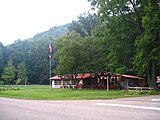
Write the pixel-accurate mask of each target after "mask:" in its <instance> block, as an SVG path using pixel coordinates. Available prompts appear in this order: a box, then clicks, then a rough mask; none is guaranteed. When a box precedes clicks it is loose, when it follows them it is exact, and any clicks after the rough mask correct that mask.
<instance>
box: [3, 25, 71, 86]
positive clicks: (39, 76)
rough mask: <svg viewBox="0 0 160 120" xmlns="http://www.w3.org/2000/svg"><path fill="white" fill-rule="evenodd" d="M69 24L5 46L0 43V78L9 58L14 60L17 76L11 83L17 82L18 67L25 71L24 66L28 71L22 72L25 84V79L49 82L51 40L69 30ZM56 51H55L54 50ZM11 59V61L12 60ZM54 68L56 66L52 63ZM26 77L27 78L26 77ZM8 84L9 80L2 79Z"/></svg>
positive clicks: (38, 82)
mask: <svg viewBox="0 0 160 120" xmlns="http://www.w3.org/2000/svg"><path fill="white" fill-rule="evenodd" d="M68 26H69V24H66V25H62V26H55V27H53V28H50V29H49V30H48V31H45V32H42V33H38V34H36V35H35V36H34V37H33V38H29V39H26V40H22V41H21V40H16V41H15V43H13V44H11V45H7V46H3V45H2V43H0V78H1V77H2V73H3V72H4V69H3V68H5V66H7V62H8V60H11V61H12V63H11V64H12V65H13V66H14V67H15V70H14V73H15V76H14V77H13V78H11V80H10V84H15V83H16V80H17V79H20V78H19V77H18V67H20V66H21V67H20V71H23V69H24V67H25V68H26V72H25V73H22V75H21V76H22V77H21V79H23V80H22V81H21V82H20V81H18V82H20V83H21V84H24V81H25V79H27V80H28V82H30V83H31V84H48V83H49V79H48V78H49V57H48V56H49V49H48V46H49V44H50V41H52V44H54V43H53V41H54V39H56V38H58V37H60V36H61V35H63V34H65V33H67V32H68ZM53 53H54V51H53ZM11 61H10V62H11ZM52 66H53V69H54V67H55V65H54V63H53V64H52ZM24 77H25V78H24ZM0 80H1V83H2V81H3V82H5V84H8V82H7V81H5V80H3V79H2V78H1V79H0Z"/></svg>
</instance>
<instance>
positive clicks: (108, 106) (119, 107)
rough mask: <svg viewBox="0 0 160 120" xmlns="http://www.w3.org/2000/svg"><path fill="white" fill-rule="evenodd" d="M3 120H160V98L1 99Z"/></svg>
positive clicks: (0, 110) (0, 118) (0, 116)
mask: <svg viewBox="0 0 160 120" xmlns="http://www.w3.org/2000/svg"><path fill="white" fill-rule="evenodd" d="M0 120H160V96H147V97H137V98H124V99H116V100H76V101H74V100H69V101H46V100H18V99H10V98H0Z"/></svg>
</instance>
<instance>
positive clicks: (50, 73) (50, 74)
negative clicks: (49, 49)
mask: <svg viewBox="0 0 160 120" xmlns="http://www.w3.org/2000/svg"><path fill="white" fill-rule="evenodd" d="M49 76H50V78H51V77H52V58H50V70H49ZM50 87H51V89H52V81H51V80H50Z"/></svg>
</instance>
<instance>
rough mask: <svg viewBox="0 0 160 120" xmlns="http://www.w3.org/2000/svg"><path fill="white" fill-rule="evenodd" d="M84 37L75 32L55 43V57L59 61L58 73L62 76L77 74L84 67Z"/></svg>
mask: <svg viewBox="0 0 160 120" xmlns="http://www.w3.org/2000/svg"><path fill="white" fill-rule="evenodd" d="M81 42H82V37H81V36H80V35H79V34H78V33H75V32H71V33H69V34H68V35H65V36H63V37H61V38H60V39H58V40H56V42H55V50H56V54H55V57H56V58H57V59H58V60H59V65H58V66H57V73H58V74H60V75H66V74H77V73H79V72H81V66H83V63H82V60H83V58H82V57H83V53H82V50H81V48H82V44H81Z"/></svg>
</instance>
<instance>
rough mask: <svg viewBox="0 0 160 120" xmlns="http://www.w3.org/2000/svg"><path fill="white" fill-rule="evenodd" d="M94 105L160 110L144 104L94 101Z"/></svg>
mask: <svg viewBox="0 0 160 120" xmlns="http://www.w3.org/2000/svg"><path fill="white" fill-rule="evenodd" d="M94 105H99V106H110V107H124V108H137V109H148V110H160V108H158V107H146V106H136V105H124V104H108V103H95V104H94Z"/></svg>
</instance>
